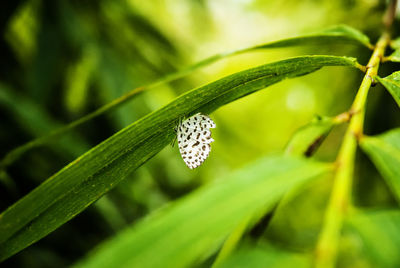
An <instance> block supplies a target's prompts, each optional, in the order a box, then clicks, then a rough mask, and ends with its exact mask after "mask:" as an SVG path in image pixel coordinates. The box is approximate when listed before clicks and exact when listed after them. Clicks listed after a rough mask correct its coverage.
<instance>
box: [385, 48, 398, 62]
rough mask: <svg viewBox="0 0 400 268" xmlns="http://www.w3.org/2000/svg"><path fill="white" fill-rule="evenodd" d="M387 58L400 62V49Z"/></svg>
mask: <svg viewBox="0 0 400 268" xmlns="http://www.w3.org/2000/svg"><path fill="white" fill-rule="evenodd" d="M387 59H388V60H390V61H394V62H400V49H396V50H395V51H394V52H393V53H392V54H390V56H389V57H387Z"/></svg>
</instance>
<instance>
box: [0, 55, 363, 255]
mask: <svg viewBox="0 0 400 268" xmlns="http://www.w3.org/2000/svg"><path fill="white" fill-rule="evenodd" d="M323 66H352V67H357V66H358V63H357V62H356V60H355V59H354V58H347V57H335V56H305V57H297V58H292V59H288V60H284V61H279V62H274V63H270V64H266V65H262V66H259V67H256V68H252V69H249V70H245V71H242V72H238V73H236V74H233V75H230V76H227V77H225V78H222V79H220V80H217V81H215V82H213V83H210V84H208V85H205V86H203V87H200V88H197V89H193V90H191V91H189V92H187V93H186V94H183V95H182V96H180V97H178V98H177V99H175V100H174V101H172V102H171V103H169V104H168V105H166V106H164V107H163V108H161V109H159V110H157V111H155V112H153V113H151V114H149V115H147V116H145V117H143V118H142V119H140V120H138V121H136V122H134V123H133V124H131V125H130V126H128V127H126V128H124V129H123V130H121V131H120V132H118V133H117V134H115V135H113V136H112V137H110V138H109V139H107V140H105V141H104V142H102V143H101V144H99V145H98V146H96V147H94V148H92V149H91V150H89V151H88V152H86V153H85V154H84V155H82V156H80V157H79V158H77V159H76V160H75V161H73V162H71V163H70V164H69V165H67V166H66V167H64V168H63V169H62V170H60V171H59V172H58V173H56V174H55V175H53V176H52V177H50V178H49V179H48V180H47V181H45V182H44V183H43V184H41V185H40V186H38V187H37V188H36V189H34V190H33V191H32V192H31V193H29V194H28V195H26V196H25V197H24V198H22V199H20V200H19V201H18V202H17V203H15V204H14V205H12V206H11V207H9V208H8V209H7V210H6V211H4V212H3V213H2V214H1V215H0V243H1V244H0V259H5V258H7V257H8V256H11V255H12V254H14V253H16V252H18V251H19V250H21V249H23V248H25V247H26V246H28V245H30V244H31V243H33V242H35V241H37V240H39V239H40V238H42V237H43V236H45V235H47V234H48V233H50V232H52V231H53V230H55V229H56V228H58V227H59V226H60V225H62V224H63V223H65V222H66V221H68V220H70V219H71V218H73V217H74V216H76V215H77V214H78V213H80V212H81V211H82V210H84V209H85V208H86V207H87V206H89V205H90V204H91V203H93V202H94V201H96V200H97V199H98V198H99V197H101V196H102V195H103V194H105V193H107V192H108V191H109V190H110V189H112V188H113V187H114V186H115V185H116V184H117V183H119V182H120V181H121V180H122V179H123V178H124V177H125V176H127V175H128V174H129V173H130V172H132V171H134V170H135V169H136V168H138V167H139V166H141V165H142V164H143V163H145V162H146V161H147V160H149V159H150V158H151V157H153V156H154V155H155V154H157V153H158V152H159V151H160V150H161V149H162V148H164V147H165V146H166V145H167V144H168V143H170V142H171V140H172V139H173V137H174V136H175V131H174V127H175V125H176V122H177V121H178V120H179V118H181V117H184V116H189V115H192V114H194V113H196V112H203V113H210V112H212V111H214V110H216V109H217V108H218V107H220V106H222V105H224V104H227V103H229V102H232V101H234V100H236V99H238V98H241V97H243V96H246V95H248V94H250V93H253V92H255V91H257V90H260V89H262V88H265V87H267V86H269V85H272V84H274V83H277V82H279V81H281V80H283V79H286V78H293V77H298V76H302V75H305V74H308V73H310V72H313V71H316V70H318V69H319V68H321V67H323Z"/></svg>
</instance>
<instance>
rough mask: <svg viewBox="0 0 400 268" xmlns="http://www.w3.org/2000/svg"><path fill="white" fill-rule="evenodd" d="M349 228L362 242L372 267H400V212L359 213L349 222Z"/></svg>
mask: <svg viewBox="0 0 400 268" xmlns="http://www.w3.org/2000/svg"><path fill="white" fill-rule="evenodd" d="M347 226H348V227H349V228H350V229H351V230H353V231H355V232H356V233H357V234H358V235H359V236H360V238H361V240H362V247H363V251H364V252H365V255H366V257H367V258H368V259H370V261H371V263H372V264H373V265H372V266H371V267H382V268H386V267H387V268H391V267H399V266H400V255H399V248H400V211H399V210H383V211H357V212H356V213H355V214H353V215H352V216H351V217H349V219H348V220H347Z"/></svg>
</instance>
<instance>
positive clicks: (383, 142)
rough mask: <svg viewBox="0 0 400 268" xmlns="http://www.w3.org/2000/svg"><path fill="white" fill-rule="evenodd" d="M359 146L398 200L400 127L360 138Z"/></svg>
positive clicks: (399, 194)
mask: <svg viewBox="0 0 400 268" xmlns="http://www.w3.org/2000/svg"><path fill="white" fill-rule="evenodd" d="M361 148H362V149H363V150H364V151H365V153H367V154H368V155H369V157H370V158H371V160H372V161H373V162H374V164H375V166H376V167H377V169H378V170H379V172H380V173H381V174H382V176H383V177H384V178H385V180H386V183H387V184H388V186H389V188H390V189H391V191H392V192H393V194H394V196H395V198H396V199H397V201H399V202H400V129H399V128H397V129H394V130H391V131H389V132H386V133H384V134H381V135H379V136H374V137H365V138H362V140H361Z"/></svg>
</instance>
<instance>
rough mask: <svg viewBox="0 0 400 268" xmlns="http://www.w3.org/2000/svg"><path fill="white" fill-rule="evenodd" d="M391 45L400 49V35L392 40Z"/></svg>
mask: <svg viewBox="0 0 400 268" xmlns="http://www.w3.org/2000/svg"><path fill="white" fill-rule="evenodd" d="M390 46H391V48H393V49H394V50H396V49H400V37H398V38H396V39H395V40H392V41H391V42H390Z"/></svg>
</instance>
